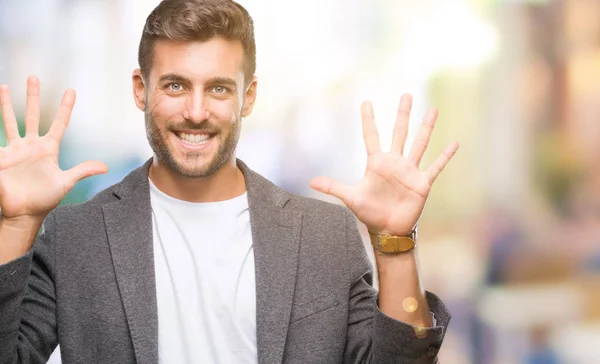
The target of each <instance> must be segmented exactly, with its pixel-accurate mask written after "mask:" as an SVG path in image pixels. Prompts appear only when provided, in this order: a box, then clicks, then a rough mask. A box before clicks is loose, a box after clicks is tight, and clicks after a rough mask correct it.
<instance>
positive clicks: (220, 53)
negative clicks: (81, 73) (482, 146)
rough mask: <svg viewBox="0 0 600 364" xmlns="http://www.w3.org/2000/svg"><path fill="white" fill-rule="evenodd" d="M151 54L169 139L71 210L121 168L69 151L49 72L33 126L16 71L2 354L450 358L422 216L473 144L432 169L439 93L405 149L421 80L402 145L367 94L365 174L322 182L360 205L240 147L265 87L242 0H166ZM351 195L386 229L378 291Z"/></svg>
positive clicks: (381, 237)
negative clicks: (75, 196) (439, 180)
mask: <svg viewBox="0 0 600 364" xmlns="http://www.w3.org/2000/svg"><path fill="white" fill-rule="evenodd" d="M139 65H140V69H138V70H135V71H134V73H133V94H134V99H135V102H136V105H137V106H138V107H139V108H140V110H142V111H144V115H145V121H146V131H147V137H148V141H149V142H150V145H151V147H152V149H153V151H154V156H153V158H151V159H150V160H148V162H147V163H145V164H144V165H143V166H141V167H140V168H138V169H136V170H135V171H133V172H132V173H131V174H130V175H128V176H127V177H126V178H125V179H124V180H123V181H122V182H120V183H118V184H116V185H115V186H112V187H110V188H108V189H106V190H105V191H103V192H101V193H99V194H98V195H97V196H95V197H94V198H93V199H91V200H90V201H88V202H86V203H84V204H80V205H70V206H61V207H59V208H56V207H57V205H58V203H59V201H60V200H61V198H62V197H63V196H64V195H65V194H66V193H67V192H68V191H69V190H70V189H71V188H72V187H73V186H74V184H75V183H76V182H78V181H79V180H81V179H83V178H85V177H88V176H91V175H95V174H99V173H105V172H106V171H107V167H106V165H104V164H103V163H101V162H97V161H88V162H85V163H82V164H80V165H78V166H76V167H74V168H73V169H71V170H68V171H61V170H60V168H59V167H58V164H57V155H58V146H59V142H60V140H61V138H62V136H63V133H64V131H65V128H66V127H67V124H68V122H69V118H70V114H71V110H72V108H73V105H74V102H75V93H74V91H72V90H68V91H66V92H65V95H64V97H63V100H62V103H61V107H60V109H59V111H58V115H57V117H56V119H55V121H54V123H53V124H52V127H51V129H50V130H49V132H48V133H47V134H46V135H44V136H39V135H38V124H39V120H38V119H39V81H38V80H37V79H36V78H34V77H30V78H29V80H28V88H27V90H28V96H27V106H26V109H27V110H26V136H25V137H24V138H20V137H19V134H18V130H17V123H16V120H15V117H14V113H13V109H12V105H11V99H10V94H9V90H8V87H6V86H0V102H1V105H2V116H3V120H4V128H5V131H6V136H7V139H8V145H7V146H6V147H4V148H2V150H1V153H0V207H1V209H2V217H1V218H0V343H2V345H0V363H43V362H45V361H46V360H47V358H48V357H49V355H50V354H51V353H52V351H53V350H54V348H55V347H56V345H57V344H60V348H61V354H62V360H63V363H65V364H68V363H134V362H137V363H143V364H149V363H157V362H161V363H282V362H284V363H311V364H314V363H365V362H369V363H378V364H381V363H433V362H436V361H437V352H438V350H439V347H440V345H441V343H442V339H443V336H444V332H445V328H446V326H447V324H448V321H449V318H450V315H449V313H448V312H447V310H446V308H445V307H444V305H443V303H442V302H441V301H440V300H439V299H438V298H437V297H436V296H435V295H433V294H431V293H426V292H425V291H424V289H423V287H422V285H421V282H420V280H419V270H418V261H417V254H416V248H415V240H416V234H415V231H416V226H417V222H418V219H419V216H420V215H421V213H422V210H423V207H424V205H425V201H426V199H427V196H428V194H429V191H430V189H431V185H432V183H433V181H434V180H435V178H436V177H437V175H438V174H439V173H440V171H441V170H442V169H443V168H444V166H445V165H446V164H447V162H448V161H449V159H450V158H451V157H452V155H453V154H454V153H455V152H456V150H457V148H458V145H457V144H456V143H453V144H452V145H451V146H450V147H448V149H447V150H446V151H445V152H444V154H443V155H442V156H440V157H439V159H438V160H437V161H436V162H435V163H434V164H433V165H432V166H431V167H429V168H428V169H427V170H426V171H425V172H421V171H420V170H419V162H420V160H421V157H422V155H423V153H424V151H425V149H426V147H427V144H428V141H429V137H430V134H431V131H432V128H433V125H434V122H435V120H436V116H437V114H436V112H435V110H431V111H430V112H428V114H427V116H426V117H425V120H424V123H423V126H422V128H421V130H420V132H419V135H418V137H417V140H416V143H415V145H414V147H413V148H412V151H411V153H410V154H409V155H407V156H404V155H403V154H402V150H403V147H404V142H405V139H406V135H407V124H408V117H409V113H410V109H411V98H410V96H408V95H405V96H403V97H402V99H401V101H400V106H399V110H398V117H397V121H396V126H395V128H394V140H393V145H392V149H391V151H390V152H389V153H383V152H381V150H380V147H379V138H378V134H377V130H376V128H375V123H374V120H373V111H372V107H371V105H370V104H369V103H365V104H363V107H362V119H363V128H364V137H365V144H366V148H367V153H368V155H369V157H368V163H367V169H366V172H365V176H364V179H363V180H362V181H360V182H359V183H358V184H356V185H354V186H345V185H342V184H340V183H338V182H335V181H332V180H330V179H328V178H325V177H320V178H316V179H314V180H313V181H312V183H311V185H312V187H313V188H315V189H317V190H319V191H322V192H324V193H328V194H331V195H333V196H336V197H338V198H340V199H341V200H342V201H343V202H344V204H345V205H346V206H347V207H348V209H346V208H343V207H339V206H336V205H332V204H327V203H324V202H320V201H316V200H311V199H308V198H303V197H299V196H294V195H292V194H290V193H288V192H285V191H283V190H281V189H279V188H278V187H276V186H274V185H273V184H271V183H270V182H269V181H267V180H265V179H264V178H262V177H261V176H259V175H258V174H256V173H255V172H253V171H252V170H250V169H249V168H248V167H247V166H246V165H245V164H244V163H243V162H241V161H240V160H237V159H236V156H235V148H236V144H237V141H238V138H239V135H240V128H241V123H242V119H243V117H245V116H248V115H249V114H250V113H251V111H252V107H253V105H254V101H255V98H256V90H257V81H256V78H255V77H254V71H255V45H254V35H253V25H252V20H251V18H250V16H249V15H248V13H247V12H246V10H245V9H243V8H242V7H241V6H240V5H238V4H236V3H235V2H233V1H230V0H165V1H163V2H162V3H161V4H160V5H159V6H158V7H157V8H156V9H155V10H154V11H153V12H152V13H151V14H150V16H149V17H148V20H147V22H146V26H145V28H144V32H143V35H142V39H141V42H140V48H139ZM352 213H353V214H354V215H355V216H356V217H357V218H358V219H359V220H361V221H362V222H363V223H365V224H366V226H367V227H368V228H369V231H370V232H371V238H372V241H373V243H374V249H375V253H376V254H375V255H376V262H377V270H378V273H379V282H380V291H379V295H377V293H376V291H375V290H374V289H373V287H372V280H373V269H372V267H371V265H370V263H369V261H368V259H367V255H366V252H365V251H364V248H363V244H362V241H361V238H360V236H359V234H358V231H357V228H356V224H355V219H354V216H353V214H352ZM42 226H43V229H42V232H41V233H40V234H39V235H38V231H39V229H40V227H42Z"/></svg>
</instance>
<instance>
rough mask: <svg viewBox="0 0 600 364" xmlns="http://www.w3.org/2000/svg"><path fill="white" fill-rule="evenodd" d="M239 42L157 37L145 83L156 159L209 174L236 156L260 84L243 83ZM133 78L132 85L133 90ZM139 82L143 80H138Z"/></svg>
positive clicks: (191, 173)
mask: <svg viewBox="0 0 600 364" xmlns="http://www.w3.org/2000/svg"><path fill="white" fill-rule="evenodd" d="M243 62H244V51H243V48H242V45H241V43H240V42H239V41H228V40H225V39H222V38H212V39H210V40H208V41H206V42H185V43H175V42H169V41H165V40H159V41H157V42H156V43H155V45H154V63H153V65H152V69H151V71H150V74H149V76H148V80H144V81H145V85H143V87H144V89H145V103H144V113H145V119H146V135H147V138H148V141H149V142H150V146H151V147H152V150H153V151H154V153H155V155H156V157H157V158H158V159H159V161H160V162H162V163H163V164H164V165H166V166H167V167H169V168H170V169H171V170H173V171H175V172H177V173H178V174H180V175H182V176H185V177H190V178H200V177H207V176H209V175H211V174H213V173H214V172H216V171H217V170H218V169H219V168H221V167H222V166H223V165H224V164H225V163H227V162H228V161H230V160H231V159H232V158H234V156H235V148H236V145H237V141H238V139H239V135H240V128H241V118H242V116H247V115H248V114H249V113H250V111H251V108H252V103H253V101H254V95H255V89H256V82H254V81H253V82H252V83H251V84H250V86H249V88H245V87H244V73H243ZM135 83H136V82H135V77H134V89H135ZM138 83H139V82H138Z"/></svg>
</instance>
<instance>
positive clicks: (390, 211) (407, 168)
mask: <svg viewBox="0 0 600 364" xmlns="http://www.w3.org/2000/svg"><path fill="white" fill-rule="evenodd" d="M411 107H412V97H411V96H410V95H404V96H402V98H401V99H400V106H399V108H398V115H397V118H396V124H395V126H394V134H393V141H392V147H391V150H390V152H388V153H384V152H382V151H381V148H380V145H379V134H378V132H377V127H376V126H375V119H374V115H373V107H372V105H371V103H370V102H364V103H363V105H362V122H363V136H364V140H365V145H366V149H367V154H368V159H367V169H366V171H365V176H364V178H363V179H362V180H361V181H360V182H358V183H357V184H355V185H344V184H341V183H340V182H337V181H334V180H332V179H331V178H328V177H317V178H315V179H313V180H312V181H311V187H312V188H314V189H315V190H317V191H320V192H323V193H326V194H328V195H332V196H334V197H337V198H339V199H340V200H342V202H344V204H345V205H346V206H347V207H348V208H349V209H350V210H352V212H354V214H355V215H356V217H357V218H358V219H359V220H360V221H362V222H363V223H364V224H365V225H366V226H367V228H368V229H369V231H371V232H373V233H389V234H392V235H407V234H409V233H410V232H411V231H412V229H413V228H414V227H415V225H416V224H417V222H418V220H419V217H420V216H421V213H422V212H423V208H424V207H425V202H426V201H427V197H428V196H429V192H430V191H431V186H432V184H433V182H434V181H435V179H436V178H437V176H438V175H439V174H440V172H441V171H442V170H443V169H444V167H445V166H446V164H448V161H450V159H451V158H452V156H453V155H454V153H456V151H457V150H458V143H456V142H454V143H452V144H450V145H449V146H448V147H447V148H446V150H445V151H444V152H443V153H442V155H440V156H439V157H438V158H437V159H436V160H435V162H434V163H433V164H432V165H431V166H429V168H428V169H426V170H425V171H421V170H419V164H420V162H421V158H422V157H423V154H424V153H425V150H426V149H427V145H428V144H429V139H430V137H431V132H432V130H433V127H434V125H435V121H436V119H437V110H435V109H430V110H429V111H428V112H427V114H426V116H425V119H424V120H423V124H422V126H421V129H420V130H419V134H418V136H417V139H416V141H415V143H414V145H413V147H412V150H411V151H410V153H409V155H408V156H404V155H403V149H404V144H405V142H406V136H407V134H408V119H409V115H410V110H411Z"/></svg>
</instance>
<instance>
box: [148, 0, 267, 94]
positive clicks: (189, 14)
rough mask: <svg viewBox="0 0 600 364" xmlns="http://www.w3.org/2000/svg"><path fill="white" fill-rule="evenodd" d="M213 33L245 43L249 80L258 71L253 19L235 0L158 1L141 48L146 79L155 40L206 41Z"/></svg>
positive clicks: (216, 35) (247, 80)
mask: <svg viewBox="0 0 600 364" xmlns="http://www.w3.org/2000/svg"><path fill="white" fill-rule="evenodd" d="M213 37H222V38H224V39H227V40H239V41H240V42H241V43H242V47H243V49H244V65H243V71H244V79H245V83H246V84H248V83H249V82H250V80H251V79H252V76H254V72H255V71H256V43H255V41H254V23H253V21H252V18H251V17H250V14H248V11H247V10H246V9H244V7H242V6H241V5H240V4H238V3H236V2H235V1H233V0H163V1H162V2H161V3H160V4H158V6H157V7H156V8H155V9H154V10H153V11H152V12H151V13H150V15H149V16H148V18H147V19H146V25H145V26H144V31H143V33H142V39H141V40H140V46H139V49H138V63H139V66H140V70H141V73H142V77H144V78H146V79H147V77H148V75H149V74H150V70H151V69H152V64H153V61H154V43H155V42H156V40H158V39H165V40H170V41H174V42H188V41H201V42H205V41H208V40H210V39H211V38H213Z"/></svg>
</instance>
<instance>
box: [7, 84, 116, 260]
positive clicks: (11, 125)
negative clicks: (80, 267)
mask: <svg viewBox="0 0 600 364" xmlns="http://www.w3.org/2000/svg"><path fill="white" fill-rule="evenodd" d="M74 104H75V91H74V90H72V89H69V90H67V91H65V93H64V95H63V98H62V102H61V104H60V108H59V110H58V112H57V114H56V118H55V119H54V121H53V123H52V126H51V127H50V130H49V131H48V133H46V135H44V136H40V135H39V134H38V130H39V119H40V83H39V80H38V79H37V78H36V77H33V76H32V77H29V79H28V80H27V105H26V111H25V137H23V138H21V137H20V135H19V130H18V125H17V120H16V118H15V113H14V111H13V107H12V102H11V97H10V92H9V89H8V87H7V86H6V85H0V108H1V109H2V120H3V125H4V131H5V134H6V140H7V145H6V147H4V148H0V209H1V210H0V213H1V217H0V264H2V263H3V261H6V260H5V259H2V258H3V256H4V258H6V255H5V253H8V252H7V251H6V250H5V249H7V248H8V249H9V250H11V249H10V247H11V246H13V247H14V246H15V244H16V245H17V246H20V247H21V248H26V250H25V251H27V250H29V248H30V247H31V244H33V239H34V238H35V234H36V233H37V229H39V227H40V225H41V223H42V221H43V220H44V218H45V217H46V215H48V213H49V212H50V211H52V210H53V209H54V208H55V207H56V206H58V204H59V202H60V200H61V199H62V198H63V197H64V196H65V195H66V194H67V192H69V191H70V190H71V189H72V188H73V186H75V184H76V183H77V182H79V181H80V180H82V179H83V178H86V177H89V176H93V175H96V174H101V173H106V172H107V171H108V167H107V166H106V164H104V163H102V162H99V161H87V162H83V163H81V164H79V165H77V166H75V167H73V168H71V169H69V170H66V171H63V170H61V169H60V167H59V165H58V150H59V145H60V141H61V139H62V137H63V134H64V132H65V130H66V128H67V126H68V124H69V119H70V118H71V112H72V110H73V106H74ZM27 230H35V233H33V237H32V238H31V239H29V238H24V236H30V235H31V234H22V233H21V235H19V234H16V235H15V234H14V231H22V232H23V231H27ZM10 231H13V233H9V232H10ZM19 236H22V237H21V238H19ZM11 237H15V238H17V239H18V240H23V239H24V240H31V241H28V242H24V241H21V242H15V241H12V242H10V243H9V242H8V241H6V240H11V239H10V238H11ZM23 245H26V246H23ZM19 250H22V249H19ZM9 255H11V256H12V255H13V254H9ZM12 258H16V257H12Z"/></svg>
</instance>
